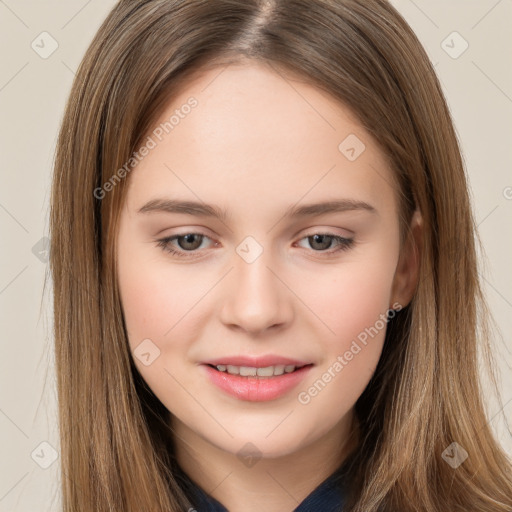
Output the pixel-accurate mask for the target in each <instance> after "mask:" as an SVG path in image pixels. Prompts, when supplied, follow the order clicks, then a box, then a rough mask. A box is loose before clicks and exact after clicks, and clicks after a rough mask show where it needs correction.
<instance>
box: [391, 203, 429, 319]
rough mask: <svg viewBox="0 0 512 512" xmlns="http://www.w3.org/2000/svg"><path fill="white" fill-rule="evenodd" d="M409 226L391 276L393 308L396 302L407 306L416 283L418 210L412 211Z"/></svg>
mask: <svg viewBox="0 0 512 512" xmlns="http://www.w3.org/2000/svg"><path fill="white" fill-rule="evenodd" d="M409 226H410V231H409V233H408V236H407V239H406V240H405V242H404V244H403V247H402V250H401V252H400V256H399V258H398V264H397V267H396V270H395V276H394V278H393V286H392V292H391V305H390V308H393V304H396V303H398V304H400V305H401V307H402V308H404V307H405V306H407V305H408V304H409V302H411V300H412V297H413V295H414V292H415V290H416V286H417V284H418V277H419V269H420V255H421V252H422V247H423V218H422V216H421V213H420V212H419V210H416V211H415V212H414V214H413V216H412V219H411V223H410V225H409ZM393 309H394V308H393Z"/></svg>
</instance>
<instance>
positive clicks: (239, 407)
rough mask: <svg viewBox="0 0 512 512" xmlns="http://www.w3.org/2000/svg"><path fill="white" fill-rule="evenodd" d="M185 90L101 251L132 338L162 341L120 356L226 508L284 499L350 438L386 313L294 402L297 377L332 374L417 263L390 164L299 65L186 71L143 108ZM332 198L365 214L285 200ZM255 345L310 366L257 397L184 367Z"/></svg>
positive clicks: (404, 286) (310, 379)
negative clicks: (151, 352)
mask: <svg viewBox="0 0 512 512" xmlns="http://www.w3.org/2000/svg"><path fill="white" fill-rule="evenodd" d="M190 96H193V97H195V98H196V99H197V100H198V106H197V107H196V108H195V109H193V110H192V111H191V113H190V114H189V115H188V116H184V118H183V119H181V120H180V123H179V125H177V126H176V127H175V128H174V130H173V131H172V132H171V133H170V134H168V135H166V136H165V137H164V138H163V140H162V141H161V142H159V143H158V145H157V146H156V147H155V148H154V149H152V150H151V151H150V153H149V154H148V155H147V156H146V157H145V158H144V159H143V160H142V161H141V162H140V163H139V164H138V166H137V167H136V169H135V170H134V171H133V172H132V174H131V175H130V176H129V180H130V183H129V188H128V192H127V196H126V201H125V203H124V206H123V209H122V212H121V217H120V226H119V232H118V239H117V249H118V261H117V262H118V280H119V286H120V292H121V299H122V305H123V314H124V318H125V322H126V326H127V331H128V335H129V343H130V348H131V349H132V351H134V350H135V349H136V348H137V347H138V345H139V344H140V343H141V342H142V340H145V339H150V340H151V343H153V344H154V346H156V347H158V349H159V350H160V354H159V356H158V357H157V358H156V359H155V360H154V361H153V362H152V363H151V364H149V365H148V366H146V365H144V364H142V362H141V361H140V360H139V359H138V358H137V357H135V358H134V360H135V363H136V366H137V368H138V370H139V371H140V373H141V375H142V376H143V378H144V379H145V381H146V382H147V383H148V385H149V386H150V388H151V389H152V390H153V391H154V393H155V394H156V396H157V397H158V398H159V399H160V400H161V401H162V403H163V404H164V405H165V406H166V407H167V408H168V410H169V411H170V412H171V413H172V415H171V416H172V425H171V426H172V428H173V429H174V432H175V439H176V450H177V456H178V461H179V463H180V465H181V467H182V468H183V469H184V470H185V472H186V473H187V474H188V475H189V476H190V477H191V478H192V479H193V480H194V481H195V482H196V483H197V484H198V485H200V486H201V487H202V488H203V489H204V490H205V491H206V492H208V493H210V494H211V495H212V496H213V497H214V498H216V499H217V500H219V501H220V502H221V503H222V504H223V505H224V506H225V507H227V508H228V509H229V510H230V511H231V512H237V511H244V512H252V511H261V510H266V511H267V512H273V511H283V510H293V509H294V508H295V507H296V506H297V505H298V504H299V503H300V502H301V501H302V500H303V499H304V498H305V497H306V496H307V495H308V494H309V493H310V492H311V491H312V490H313V489H314V488H315V487H317V486H318V485H319V484H320V483H321V482H322V481H323V480H324V479H325V478H327V477H328V476H329V475H330V474H331V473H332V472H333V471H334V470H335V469H336V468H337V467H338V466H339V464H340V463H341V462H342V460H343V459H344V457H346V455H347V454H348V453H349V452H350V451H351V450H353V449H357V439H358V437H357V428H354V429H352V421H353V419H354V413H353V407H354V404H355V402H356V400H357V399H358V397H359V396H360V395H361V393H362V392H363V390H364V389H365V387H366V385H367V384H368V382H369V380H370V378H371V376H372V374H373V372H374V370H375V367H376V365H377V363H378V360H379V357H380V355H381V351H382V346H383V342H384V336H385V327H384V328H383V329H380V330H379V332H378V334H377V335H375V336H373V337H372V338H369V340H368V343H367V345H365V346H363V345H362V344H361V343H360V344H359V345H361V347H362V349H361V351H360V352H359V353H357V355H354V357H353V358H352V360H350V361H347V364H346V365H344V367H343V369H342V371H339V372H334V375H335V377H333V378H332V379H331V380H330V382H329V383H328V384H327V385H326V386H325V387H324V388H323V389H322V390H321V392H319V393H318V394H317V395H316V396H314V397H312V398H311V400H310V401H309V402H308V403H307V404H304V403H300V402H299V400H298V395H299V393H300V392H304V391H307V390H308V388H310V387H311V386H312V385H313V383H314V382H316V381H318V379H321V378H322V375H323V374H324V373H325V372H326V371H328V369H329V368H330V367H331V374H332V373H333V372H332V366H333V364H334V363H335V361H336V360H337V358H338V356H340V355H341V356H343V354H345V352H346V351H347V350H349V349H350V346H351V344H352V342H353V341H354V340H356V339H357V336H358V335H359V334H360V333H361V332H363V331H364V330H365V328H369V327H371V326H374V325H376V322H377V321H378V320H379V318H382V317H381V315H384V314H385V313H386V311H387V310H388V309H389V308H390V307H392V305H393V304H394V303H399V304H400V305H401V306H402V307H404V306H405V305H406V304H408V302H409V301H410V300H411V297H412V294H413V291H414V287H415V284H416V281H417V272H418V264H419V262H418V259H417V257H416V256H415V254H416V253H415V252H414V250H413V242H411V241H409V242H408V243H406V244H405V245H404V246H403V248H402V250H400V245H399V219H398V209H397V208H398V205H397V197H396V193H397V191H396V189H395V188H394V186H393V185H392V184H393V174H392V172H391V170H390V169H389V168H388V166H387V161H386V159H385V158H384V155H383V154H382V152H381V151H380V149H379V147H378V146H377V144H376V142H375V141H374V140H372V138H371V137H370V135H369V134H368V133H367V132H366V131H365V130H363V128H362V127H361V125H360V124H359V122H358V121H357V119H356V118H355V116H354V115H353V114H352V113H351V112H350V110H349V109H348V108H346V107H345V106H343V105H342V104H340V103H339V102H338V101H336V100H334V99H333V98H332V97H330V96H328V95H327V94H326V93H324V92H322V91H320V90H319V89H317V88H315V87H314V86H312V85H309V84H307V83H305V82H304V80H301V79H300V78H299V77H296V76H294V75H291V74H287V75H284V74H283V73H282V72H280V73H277V72H276V71H275V70H274V68H272V67H269V66H267V65H264V64H261V63H255V62H246V63H243V64H237V65H234V64H232V65H230V66H228V67H226V68H225V69H222V68H214V69H210V70H208V71H203V72H201V73H198V74H197V75H196V76H195V77H194V78H193V79H191V80H190V81H189V82H188V83H187V85H186V86H185V87H183V89H182V90H181V91H180V92H179V94H177V95H175V96H173V99H172V101H171V103H169V104H168V105H167V107H166V108H165V111H163V112H162V113H161V116H160V119H159V120H158V121H157V123H156V124H159V123H161V122H164V121H165V120H168V119H169V118H170V116H171V115H172V114H173V113H174V111H175V110H176V109H179V108H180V107H181V106H182V105H184V104H185V103H186V102H187V99H188V98H189V97H190ZM349 134H355V135H356V136H357V137H358V138H359V139H360V140H361V141H362V142H363V143H364V144H365V146H366V149H365V151H364V152H363V153H362V154H361V155H360V156H359V157H358V158H357V159H356V160H355V161H349V159H347V158H346V156H345V155H344V154H342V152H340V150H339V149H338V146H339V144H340V143H341V142H342V141H343V140H344V139H345V138H346V137H347V136H348V135H349ZM155 198H174V199H180V200H192V201H202V202H205V203H208V204H215V205H218V206H219V207H221V208H225V209H226V210H228V212H229V217H228V219H226V221H225V222H222V221H220V220H218V219H214V218H210V217H205V216H196V215H188V214H185V213H168V212H151V213H139V212H138V210H139V209H140V208H141V207H142V206H143V205H145V204H146V203H147V202H148V201H150V200H152V199H155ZM337 199H352V200H357V201H364V202H366V203H368V204H370V205H372V206H373V207H374V208H375V210H376V213H371V212H368V211H365V210H354V211H345V212H337V213H328V214H323V215H319V216H314V217H305V218H293V219H289V218H286V217H283V215H284V212H285V210H286V209H287V208H288V207H289V206H292V205H297V203H298V205H304V204H309V203H314V202H322V201H328V200H337ZM420 220H421V219H420V218H419V216H415V217H414V219H413V225H412V228H413V233H414V234H415V237H416V238H415V240H416V242H417V241H418V239H419V238H418V237H419V230H420V227H421V222H420ZM197 232H199V233H200V234H203V235H205V237H204V238H203V239H202V242H201V238H199V239H196V240H194V239H192V240H191V241H190V240H189V243H188V245H187V240H184V239H183V238H182V239H177V240H174V241H172V242H169V245H171V246H172V248H174V249H175V250H178V251H180V250H181V251H182V252H185V253H186V250H187V248H189V247H191V246H192V245H193V242H196V244H195V246H194V247H198V248H195V249H193V250H194V251H195V252H193V253H191V252H190V250H189V252H188V255H189V256H188V257H187V254H185V256H186V257H182V258H180V257H176V256H173V255H171V254H170V253H168V252H165V251H164V249H163V248H162V247H159V246H158V240H161V239H163V238H165V237H169V236H171V235H177V234H180V235H185V234H187V233H197ZM323 233H332V234H335V235H339V236H342V237H345V238H354V241H355V243H354V245H353V246H351V247H350V248H348V249H346V250H340V251H337V252H335V251H336V249H337V248H338V245H337V242H336V241H335V240H334V239H332V242H331V245H329V239H327V241H324V245H322V242H321V241H320V242H318V241H317V242H316V243H315V240H314V239H311V238H308V237H312V236H313V235H314V234H323ZM247 236H251V237H253V238H254V239H255V240H256V241H257V242H258V243H259V244H260V246H261V247H262V249H263V252H262V253H261V255H260V256H259V257H258V258H257V259H256V260H255V261H253V262H251V263H248V262H247V261H246V260H244V259H243V258H242V257H241V256H240V255H239V254H238V253H237V251H236V249H237V247H238V246H239V244H240V243H241V242H242V241H243V240H244V239H245V238H246V237H247ZM180 243H181V245H180ZM251 250H252V249H251ZM329 252H330V255H329V254H328V253H329ZM395 305H396V304H395ZM270 353H272V354H279V355H283V356H288V357H292V358H298V359H300V360H304V361H310V362H312V363H314V367H313V368H312V370H311V371H310V372H309V375H308V376H307V378H306V379H305V380H304V381H303V382H301V383H300V384H299V385H298V386H297V387H296V388H294V389H293V390H292V391H290V392H288V393H287V394H286V395H285V396H282V397H280V398H278V399H275V400H271V401H267V402H250V401H245V400H240V399H237V398H235V397H232V396H230V395H227V394H226V393H225V392H224V391H222V390H220V389H218V388H217V387H216V386H214V385H213V384H211V383H210V381H209V380H208V379H207V378H206V376H205V372H204V371H203V370H204V368H202V367H201V366H200V363H201V362H202V361H205V360H206V359H211V358H216V357H221V356H226V355H234V354H250V355H263V354H270ZM355 425H357V424H355ZM351 433H352V435H351ZM248 442H251V443H252V444H253V445H254V446H255V447H256V448H257V450H258V451H259V454H260V455H261V458H260V459H259V460H258V461H257V462H256V463H255V464H249V463H248V462H247V459H243V457H238V456H237V455H238V454H239V452H240V450H242V449H243V447H244V445H246V443H248Z"/></svg>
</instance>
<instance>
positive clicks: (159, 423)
mask: <svg viewBox="0 0 512 512" xmlns="http://www.w3.org/2000/svg"><path fill="white" fill-rule="evenodd" d="M241 58H249V59H256V60H259V61H265V62H267V63H270V64H271V65H272V66H273V67H274V69H275V70H276V72H280V71H281V70H282V71H284V70H288V71H291V72H294V73H297V74H299V75H300V76H301V77H303V78H304V80H308V81H310V82H311V83H312V84H314V85H315V86H317V87H319V88H321V89H323V90H324V91H326V92H328V93H329V94H330V95H332V97H334V98H336V99H337V100H339V101H340V102H341V103H342V104H343V105H345V106H347V107H349V108H350V109H352V111H353V112H354V113H355V114H356V115H357V117H358V119H359V121H360V122H361V123H362V125H363V126H364V127H365V129H366V130H367V131H368V132H369V133H370V134H372V136H373V137H374V138H375V139H376V140H377V141H378V143H379V144H380V147H381V149H382V151H383V153H384V154H385V155H386V156H387V158H388V159H389V162H390V166H391V168H392V169H393V172H394V175H395V177H396V182H397V184H398V192H399V197H400V203H401V218H400V221H401V226H402V228H403V232H406V227H407V223H408V221H409V220H410V218H411V214H412V212H413V211H414V209H415V208H417V209H419V210H420V211H421V214H422V216H423V223H424V238H423V243H422V245H421V249H420V256H421V268H420V278H419V283H418V286H417V289H416V292H415V295H414V297H413V300H412V302H411V303H410V304H409V306H407V307H406V308H404V309H403V310H402V311H401V312H400V313H398V314H397V315H396V317H395V318H394V319H393V320H392V321H391V322H390V324H389V327H388V331H387V334H386V340H385V345H384V350H383V353H382V357H381V360H380V362H379V365H378V367H377V370H376V372H375V374H374V376H373V378H372V380H371V381H370V383H369V385H368V387H367V388H366V390H365V391H364V393H363V394H362V395H361V397H360V398H359V400H358V401H357V403H356V412H357V417H358V419H359V422H360V428H361V434H362V435H361V439H360V445H359V446H358V448H357V450H356V451H355V453H354V454H353V456H352V458H351V465H350V475H351V485H350V491H349V496H348V503H347V506H346V507H347V508H346V510H350V511H352V512H377V511H379V512H391V511H396V510H400V511H401V512H406V511H413V510H414V511H425V512H446V511H447V510H450V511H452V512H455V511H457V510H459V511H462V510H464V511H468V510H479V511H495V512H498V511H503V512H505V511H507V512H509V511H510V510H511V509H512V483H511V465H510V460H508V459H507V456H506V454H505V453H504V452H503V450H502V449H501V447H500V446H499V444H498V443H497V442H496V440H495V439H494V437H493V434H492V432H491V429H490V427H489V424H488V420H487V418H486V414H485V409H484V406H483V400H482V391H481V384H480V383H479V373H478V361H479V359H478V356H479V354H480V353H481V354H482V356H483V360H484V361H485V362H487V364H488V365H490V364H491V362H492V361H491V360H490V350H489V347H490V343H489V338H490V336H489V332H490V331H489V321H488V319H489V318H490V316H489V314H488V311H487V308H486V306H485V301H484V297H483V294H482V290H481V285H480V283H479V278H478V272H477V259H476V250H475V240H477V238H476V228H475V222H474V219H473V216H472V212H471V205H470V201H469V198H468V191H467V177H466V175H465V170H464V167H463V162H462V158H461V153H460V149H459V145H458V141H457V138H456V135H455V132H454V128H453V125H452V120H451V117H450V114H449V111H448V108H447V105H446V102H445V99H444V97H443V94H442V91H441V88H440V85H439V82H438V79H437V77H436V75H435V72H434V70H433V68H432V66H431V63H430V61H429V59H428V57H427V55H426V53H425V51H424V50H423V48H422V46H421V44H420V43H419V41H418V39H417V38H416V36H415V35H414V33H413V32H412V30H411V29H410V27H409V26H408V25H407V23H406V22H405V21H404V19H403V18H402V17H401V16H400V15H399V14H398V13H397V11H396V10H395V9H394V8H393V7H392V6H391V5H390V4H389V3H388V2H386V1H384V0H364V1H363V0H268V1H263V0H215V1H205V0H121V1H119V2H118V4H116V6H115V7H114V8H113V10H112V11H111V13H110V14H109V15H108V17H107V18H106V20H105V21H104V23H103V24H102V26H101V27H100V29H99V30H98V32H97V34H96V36H95V37H94V40H93V41H92V43H91V45H90V47H89V49H88V50H87V52H86V54H85V57H84V59H83V61H82V63H81V65H80V67H79V70H78V72H77V75H76V78H75V81H74V84H73V87H72V90H71V94H70V97H69V99H68V103H67V106H66V110H65V114H64V118H63V122H62V127H61V131H60V134H59V139H58V144H57V150H56V157H55V166H54V176H53V188H52V197H51V212H50V236H51V247H50V269H51V274H52V279H53V290H54V292H53V293H54V329H55V354H56V371H57V386H58V398H59V425H60V438H61V468H62V492H63V509H64V511H65V512H72V511H73V512H78V511H80V512H83V511H95V512H103V511H105V512H106V511H112V510H115V511H116V512H121V511H126V512H128V511H137V512H140V511H152V512H159V511H160V512H164V511H165V512H170V511H179V510H187V509H188V507H190V506H191V503H190V502H189V500H188V498H187V495H186V493H185V491H184V490H183V489H182V486H181V485H180V482H179V481H178V479H177V477H176V474H177V463H176V460H175V456H174V443H173V437H172V432H171V431H170V429H169V412H168V411H167V410H166V409H165V407H164V406H163V405H162V404H161V403H160V402H159V400H158V399H157V398H156V397H155V396H154V395H153V393H152V392H151V390H150V389H149V388H148V387H147V385H145V383H144V382H143V380H142V378H141V377H140V375H139V374H138V372H137V370H136V368H135V366H134V364H133V361H132V358H131V355H130V351H129V345H128V341H127V333H126V330H125V327H124V322H123V315H122V308H121V302H120V297H119V291H118V284H117V278H116V254H115V246H116V234H117V225H118V218H119V212H120V209H121V205H122V204H123V199H124V196H125V192H126V185H127V182H128V180H129V176H126V177H125V178H124V179H119V176H120V175H119V171H118V170H119V169H120V168H122V167H123V166H124V165H125V163H126V162H127V161H129V160H130V157H131V156H132V154H133V152H134V151H136V150H137V148H138V147H139V146H140V144H141V143H142V141H143V138H144V136H145V135H146V134H147V133H148V131H149V130H150V129H151V127H152V124H153V123H154V122H155V119H156V116H157V115H158V113H159V112H161V110H162V108H163V107H164V106H165V104H166V102H167V101H169V99H170V97H171V96H172V94H173V92H175V91H176V90H177V88H178V87H180V86H182V85H183V84H186V79H187V78H188V77H190V76H191V74H192V73H194V72H197V71H198V70H200V69H202V68H204V67H207V66H220V65H221V64H222V65H229V64H230V63H235V62H237V60H238V59H241ZM199 108H200V107H199ZM116 173H117V175H116ZM115 175H116V176H117V177H116V176H115ZM113 178H115V179H116V180H117V181H116V183H115V186H113V187H111V188H112V190H110V191H109V192H108V193H104V194H102V195H101V197H100V195H99V193H98V190H99V189H101V188H102V187H103V185H104V184H105V183H107V182H109V180H112V179H113ZM111 183H112V181H111ZM490 368H491V371H490V373H489V374H490V375H491V377H492V378H494V377H493V376H494V374H493V373H492V367H491V366H490ZM491 380H493V379H491ZM493 382H494V384H495V388H496V380H495V379H494V380H493ZM496 390H497V388H496ZM340 442H341V440H340ZM453 442H457V443H458V444H459V445H460V446H461V447H463V448H464V449H465V450H466V452H467V453H468V455H469V456H468V458H467V459H466V460H465V461H464V462H463V463H462V464H461V465H460V466H458V467H457V468H453V467H452V466H451V465H450V464H448V463H447V462H446V461H445V460H444V459H443V456H442V454H443V452H444V451H445V449H446V448H447V447H449V446H450V445H451V443H453Z"/></svg>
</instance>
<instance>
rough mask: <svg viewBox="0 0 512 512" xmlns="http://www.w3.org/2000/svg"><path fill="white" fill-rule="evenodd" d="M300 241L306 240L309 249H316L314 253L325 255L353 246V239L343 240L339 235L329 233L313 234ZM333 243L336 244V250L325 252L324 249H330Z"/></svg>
mask: <svg viewBox="0 0 512 512" xmlns="http://www.w3.org/2000/svg"><path fill="white" fill-rule="evenodd" d="M302 240H307V241H308V243H309V244H310V245H311V247H313V248H315V247H316V249H315V251H314V252H321V253H326V254H333V253H336V252H338V251H346V250H348V249H350V248H351V247H352V246H353V245H354V239H353V238H344V237H342V236H340V235H334V234H331V233H315V234H312V235H308V236H306V237H304V238H302ZM333 242H336V246H335V247H336V248H335V249H334V250H330V251H326V250H325V249H330V248H331V247H332V244H333Z"/></svg>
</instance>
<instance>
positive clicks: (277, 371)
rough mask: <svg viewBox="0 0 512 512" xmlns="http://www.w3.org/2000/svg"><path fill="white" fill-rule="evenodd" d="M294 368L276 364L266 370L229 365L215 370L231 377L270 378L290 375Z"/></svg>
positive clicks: (221, 365) (220, 366) (218, 366)
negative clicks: (284, 374) (285, 374)
mask: <svg viewBox="0 0 512 512" xmlns="http://www.w3.org/2000/svg"><path fill="white" fill-rule="evenodd" d="M295 368H296V367H295V366H294V365H292V364H290V365H286V366H285V365H284V364H278V365H276V366H267V367H266V368H255V367H253V366H234V365H231V364H228V365H225V364H218V365H217V370H219V371H220V372H226V371H227V373H230V374H231V375H241V376H242V377H252V376H258V377H272V376H274V375H282V374H283V373H291V372H293V371H294V370H295Z"/></svg>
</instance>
